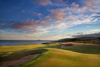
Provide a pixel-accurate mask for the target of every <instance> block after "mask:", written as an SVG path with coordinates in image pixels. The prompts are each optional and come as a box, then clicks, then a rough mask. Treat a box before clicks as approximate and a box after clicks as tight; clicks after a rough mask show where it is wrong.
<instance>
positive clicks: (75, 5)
mask: <svg viewBox="0 0 100 67" xmlns="http://www.w3.org/2000/svg"><path fill="white" fill-rule="evenodd" d="M71 5H72V6H73V7H76V8H77V7H79V4H75V2H73V3H72V4H71Z"/></svg>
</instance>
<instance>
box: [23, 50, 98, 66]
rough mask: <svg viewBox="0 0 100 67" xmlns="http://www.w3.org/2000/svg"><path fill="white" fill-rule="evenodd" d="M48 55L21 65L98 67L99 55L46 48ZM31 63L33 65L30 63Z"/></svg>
mask: <svg viewBox="0 0 100 67" xmlns="http://www.w3.org/2000/svg"><path fill="white" fill-rule="evenodd" d="M47 49H48V50H50V52H49V53H48V54H45V55H42V56H40V57H39V60H38V59H37V60H33V61H35V62H33V61H30V62H28V63H27V64H30V65H27V64H26V63H25V64H23V65H22V67H23V66H26V67H99V66H100V64H99V63H100V60H99V59H100V55H95V54H84V53H77V52H73V51H69V50H62V49H56V48H47ZM32 62H33V63H32Z"/></svg>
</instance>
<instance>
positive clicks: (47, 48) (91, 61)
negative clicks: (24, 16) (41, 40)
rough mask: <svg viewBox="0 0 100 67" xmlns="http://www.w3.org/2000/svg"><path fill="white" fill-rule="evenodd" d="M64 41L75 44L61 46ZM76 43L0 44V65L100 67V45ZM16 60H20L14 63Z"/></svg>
mask: <svg viewBox="0 0 100 67" xmlns="http://www.w3.org/2000/svg"><path fill="white" fill-rule="evenodd" d="M65 43H66V44H75V45H73V46H66V47H64V48H61V46H62V45H63V44H65ZM77 44H78V43H72V42H68V43H67V42H50V43H49V44H27V45H14V46H13V45H12V46H0V59H1V61H0V66H1V67H16V66H17V67H100V45H95V44H91V45H90V44H89V45H88V44H81V43H79V44H78V45H77ZM29 55H30V56H31V55H33V57H31V58H30V59H28V60H27V61H24V62H23V61H22V62H23V63H21V61H20V59H21V58H23V57H26V56H29ZM16 60H17V61H20V62H19V63H16ZM23 60H24V59H23ZM9 62H10V63H9ZM12 62H13V63H12ZM14 62H15V63H14Z"/></svg>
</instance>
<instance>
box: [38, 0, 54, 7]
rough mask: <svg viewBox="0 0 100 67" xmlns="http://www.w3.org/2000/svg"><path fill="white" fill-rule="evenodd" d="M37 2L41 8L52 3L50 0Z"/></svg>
mask: <svg viewBox="0 0 100 67" xmlns="http://www.w3.org/2000/svg"><path fill="white" fill-rule="evenodd" d="M38 2H39V3H40V4H41V5H43V6H45V5H48V4H52V2H51V1H50V0H38Z"/></svg>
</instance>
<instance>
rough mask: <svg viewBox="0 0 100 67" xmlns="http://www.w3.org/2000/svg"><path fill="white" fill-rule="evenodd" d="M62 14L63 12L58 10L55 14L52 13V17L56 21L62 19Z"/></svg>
mask: <svg viewBox="0 0 100 67" xmlns="http://www.w3.org/2000/svg"><path fill="white" fill-rule="evenodd" d="M63 15H65V13H63V12H59V13H55V14H54V15H53V17H54V18H56V20H57V21H64V19H63Z"/></svg>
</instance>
